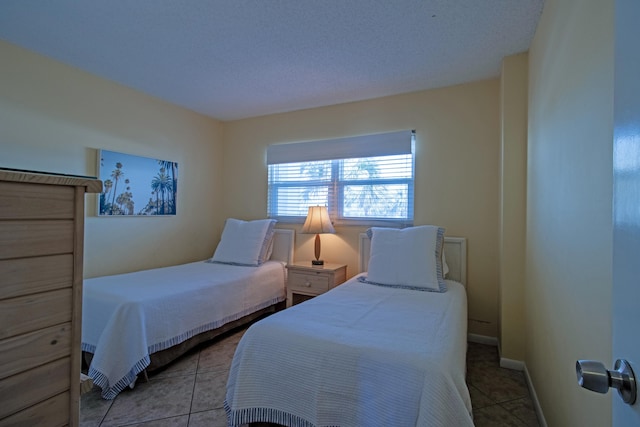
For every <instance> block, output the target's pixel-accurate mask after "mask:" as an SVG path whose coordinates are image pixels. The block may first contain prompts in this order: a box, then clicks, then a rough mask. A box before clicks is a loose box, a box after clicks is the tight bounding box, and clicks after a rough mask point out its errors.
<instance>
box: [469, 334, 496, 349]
mask: <svg viewBox="0 0 640 427" xmlns="http://www.w3.org/2000/svg"><path fill="white" fill-rule="evenodd" d="M467 341H469V342H474V343H476V344H485V345H492V346H494V347H497V346H498V338H496V337H488V336H486V335H478V334H467Z"/></svg>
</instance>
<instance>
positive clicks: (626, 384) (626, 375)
mask: <svg viewBox="0 0 640 427" xmlns="http://www.w3.org/2000/svg"><path fill="white" fill-rule="evenodd" d="M576 376H577V377H578V384H580V386H581V387H584V388H586V389H588V390H591V391H595V392H597V393H606V392H607V391H609V388H610V387H613V388H615V389H617V390H618V394H620V397H622V400H623V401H624V403H628V404H629V405H633V404H634V403H635V401H636V395H637V386H636V377H635V375H634V374H633V369H631V365H630V364H629V362H627V361H626V360H624V359H618V360H616V363H615V365H614V370H613V371H609V370H607V369H606V368H605V367H604V364H602V363H601V362H598V361H596V360H578V361H577V362H576Z"/></svg>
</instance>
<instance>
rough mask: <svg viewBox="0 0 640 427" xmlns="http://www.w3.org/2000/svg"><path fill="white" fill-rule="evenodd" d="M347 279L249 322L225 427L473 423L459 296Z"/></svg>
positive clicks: (457, 289) (454, 288) (453, 290)
mask: <svg viewBox="0 0 640 427" xmlns="http://www.w3.org/2000/svg"><path fill="white" fill-rule="evenodd" d="M447 286H448V289H449V290H448V291H447V292H445V293H435V292H423V291H416V290H407V289H394V288H389V287H382V286H376V285H371V284H366V283H361V282H358V281H357V280H356V279H355V278H353V279H351V280H349V281H348V282H346V283H345V284H343V285H341V286H338V287H337V288H335V289H333V290H331V291H329V292H327V293H325V294H322V295H320V296H318V297H316V298H314V299H312V300H309V301H307V302H305V303H303V304H299V305H296V306H294V307H292V308H289V309H287V310H285V311H282V312H279V313H276V314H274V315H272V316H270V317H268V318H266V319H263V320H261V321H259V322H257V323H255V324H253V325H252V326H251V327H250V328H249V329H248V330H247V332H246V333H245V334H244V336H243V338H242V340H241V341H240V343H239V345H238V347H237V349H236V353H235V356H234V359H233V363H232V366H231V370H230V373H229V379H228V383H227V394H226V400H225V409H226V411H227V415H228V424H229V426H239V425H242V424H244V423H249V422H272V423H278V424H282V425H288V426H343V427H346V426H373V425H375V426H382V425H385V426H391V425H392V426H397V427H399V426H453V425H455V426H472V425H473V421H472V414H471V400H470V397H469V391H468V389H467V386H466V382H465V364H466V335H467V300H466V294H465V290H464V287H463V286H462V285H461V284H459V283H457V282H452V281H447Z"/></svg>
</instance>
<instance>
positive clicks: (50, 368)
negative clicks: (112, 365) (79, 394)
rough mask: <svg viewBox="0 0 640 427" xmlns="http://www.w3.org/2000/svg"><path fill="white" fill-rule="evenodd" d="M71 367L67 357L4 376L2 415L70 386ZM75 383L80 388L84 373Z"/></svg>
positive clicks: (0, 396) (0, 395) (1, 383)
mask: <svg viewBox="0 0 640 427" xmlns="http://www.w3.org/2000/svg"><path fill="white" fill-rule="evenodd" d="M70 367H71V359H69V358H68V357H66V358H64V359H58V360H56V361H55V362H51V363H48V364H46V365H44V366H40V367H38V368H35V369H31V370H29V371H25V372H22V373H20V374H18V375H13V376H10V377H8V378H5V379H2V380H0V402H2V405H0V419H2V418H4V417H6V416H9V415H12V414H15V413H16V412H18V411H21V410H23V409H26V408H28V407H29V406H31V405H35V404H36V403H39V402H42V401H44V400H46V399H49V398H51V397H54V396H55V395H57V394H60V393H64V392H65V391H67V390H69V387H70V386H71V371H70ZM74 387H78V388H80V375H78V383H77V384H74ZM65 412H66V413H67V414H68V413H69V411H68V410H67V411H65Z"/></svg>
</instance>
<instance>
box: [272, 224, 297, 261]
mask: <svg viewBox="0 0 640 427" xmlns="http://www.w3.org/2000/svg"><path fill="white" fill-rule="evenodd" d="M294 240H295V231H294V230H285V229H281V228H276V232H275V234H274V235H273V252H271V258H269V259H271V260H274V261H282V262H286V263H287V264H291V263H293V249H294Z"/></svg>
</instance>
